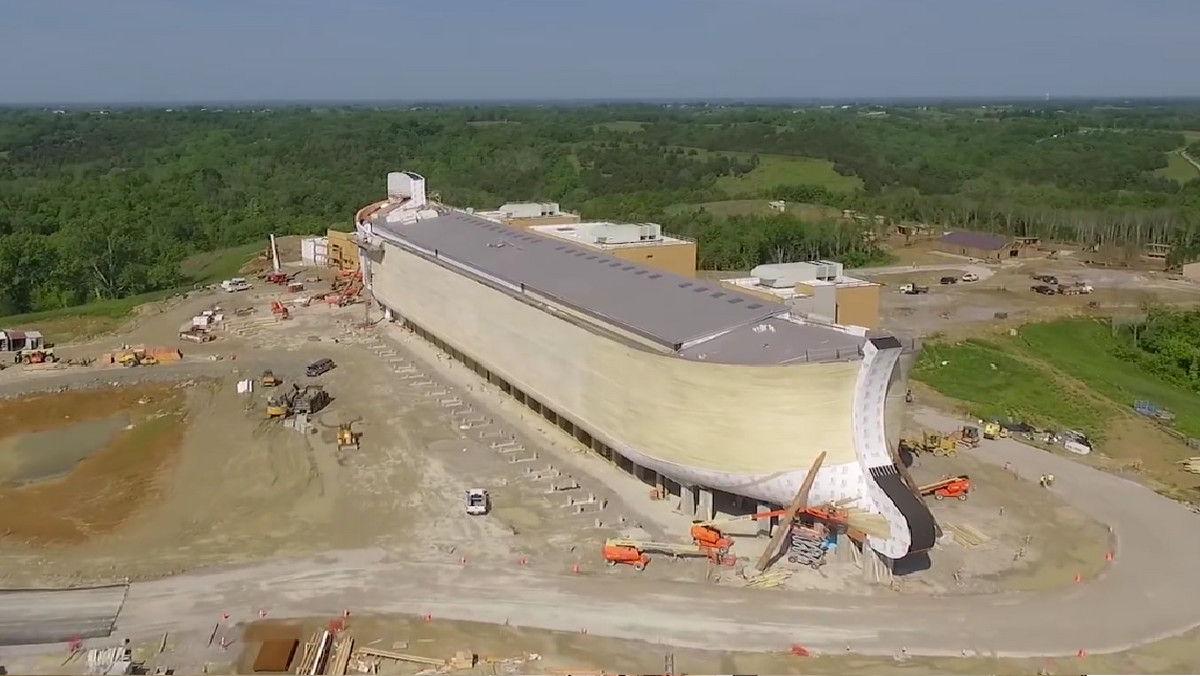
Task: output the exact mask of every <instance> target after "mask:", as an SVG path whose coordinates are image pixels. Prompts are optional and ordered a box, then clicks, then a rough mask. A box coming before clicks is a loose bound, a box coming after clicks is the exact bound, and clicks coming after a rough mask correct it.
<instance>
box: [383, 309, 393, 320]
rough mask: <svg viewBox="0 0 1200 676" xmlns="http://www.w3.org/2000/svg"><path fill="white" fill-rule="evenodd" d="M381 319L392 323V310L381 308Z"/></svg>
mask: <svg viewBox="0 0 1200 676" xmlns="http://www.w3.org/2000/svg"><path fill="white" fill-rule="evenodd" d="M383 318H384V319H386V320H388V321H389V322H390V321H392V308H390V307H387V306H386V305H385V306H384V307H383Z"/></svg>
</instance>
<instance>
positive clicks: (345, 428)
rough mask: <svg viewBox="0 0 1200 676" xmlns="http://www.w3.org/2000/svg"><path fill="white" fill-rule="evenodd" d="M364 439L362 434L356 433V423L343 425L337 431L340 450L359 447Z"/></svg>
mask: <svg viewBox="0 0 1200 676" xmlns="http://www.w3.org/2000/svg"><path fill="white" fill-rule="evenodd" d="M360 437H362V433H361V432H355V431H354V423H342V424H340V425H338V430H337V447H338V450H341V449H343V448H355V449H357V448H358V447H359V443H358V440H359V438H360Z"/></svg>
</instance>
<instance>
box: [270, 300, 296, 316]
mask: <svg viewBox="0 0 1200 676" xmlns="http://www.w3.org/2000/svg"><path fill="white" fill-rule="evenodd" d="M271 314H273V315H275V319H279V320H284V319H291V318H292V313H291V311H289V310H288V308H287V306H286V305H284V304H283V303H281V302H279V301H278V300H273V301H271Z"/></svg>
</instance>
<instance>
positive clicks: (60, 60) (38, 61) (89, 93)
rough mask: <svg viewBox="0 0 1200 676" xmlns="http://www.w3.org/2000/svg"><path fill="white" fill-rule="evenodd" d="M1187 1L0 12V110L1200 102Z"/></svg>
mask: <svg viewBox="0 0 1200 676" xmlns="http://www.w3.org/2000/svg"><path fill="white" fill-rule="evenodd" d="M1197 27H1200V0H820V1H813V0H605V1H603V2H601V1H598V0H426V1H424V2H411V1H409V0H328V1H317V0H0V64H3V65H2V66H0V103H21V102H49V101H55V102H101V101H103V102H132V101H229V100H259V101H261V100H280V99H287V100H294V99H305V100H312V99H331V100H344V99H399V100H413V99H425V100H428V99H464V98H465V99H488V98H704V97H893V96H1031V95H1032V96H1040V95H1042V94H1043V93H1045V92H1050V93H1052V94H1053V95H1055V96H1063V97H1065V96H1077V95H1083V96H1092V95H1101V96H1183V95H1200V42H1198V41H1197V39H1196V35H1197Z"/></svg>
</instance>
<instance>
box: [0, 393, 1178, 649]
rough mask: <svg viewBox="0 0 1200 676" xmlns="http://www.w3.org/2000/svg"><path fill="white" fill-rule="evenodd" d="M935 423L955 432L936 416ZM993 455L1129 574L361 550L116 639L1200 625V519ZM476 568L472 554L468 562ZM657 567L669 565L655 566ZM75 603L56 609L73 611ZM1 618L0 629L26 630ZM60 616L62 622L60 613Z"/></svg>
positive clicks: (938, 641) (248, 575)
mask: <svg viewBox="0 0 1200 676" xmlns="http://www.w3.org/2000/svg"><path fill="white" fill-rule="evenodd" d="M920 417H922V422H923V423H925V424H929V425H931V426H937V427H950V426H952V425H953V424H954V421H952V420H951V419H949V418H945V417H943V416H939V415H936V414H932V413H928V414H923V415H922V416H920ZM975 453H977V454H978V455H979V457H981V458H983V459H985V460H987V461H989V462H995V463H998V464H1003V463H1005V462H1011V463H1013V465H1014V466H1015V467H1016V469H1017V471H1019V472H1020V473H1021V474H1023V475H1025V476H1026V477H1031V478H1036V477H1038V476H1040V475H1041V474H1043V473H1053V474H1055V475H1056V477H1057V482H1056V484H1055V485H1054V487H1053V488H1052V489H1051V490H1052V491H1054V492H1055V493H1058V494H1060V495H1061V496H1062V497H1063V498H1065V499H1066V500H1068V501H1070V502H1072V503H1075V504H1076V505H1077V506H1078V507H1080V508H1081V509H1083V510H1085V511H1087V512H1090V513H1091V514H1093V515H1095V517H1096V518H1098V519H1099V520H1101V521H1102V522H1106V523H1108V524H1110V525H1111V526H1112V527H1113V530H1114V534H1115V535H1116V537H1117V542H1118V548H1117V552H1116V560H1115V561H1114V563H1113V565H1112V566H1111V568H1110V569H1109V570H1108V571H1107V572H1106V573H1105V574H1104V575H1103V576H1101V577H1100V578H1099V579H1096V580H1091V581H1087V582H1086V583H1084V584H1079V585H1073V584H1071V583H1070V581H1065V582H1066V584H1065V588H1064V589H1062V590H1061V591H1058V592H1054V593H1043V594H1012V595H994V596H982V597H978V596H977V597H913V596H893V595H889V594H886V593H883V594H881V595H879V596H875V597H865V596H864V597H846V596H832V595H821V594H789V593H780V592H778V591H774V590H763V591H748V590H737V589H726V588H704V587H701V586H698V585H695V584H687V583H674V584H671V583H662V582H651V581H648V580H646V581H643V580H639V579H638V577H637V575H636V574H635V573H634V572H633V571H631V570H622V571H614V572H616V573H619V574H620V575H621V577H622V580H623V581H622V583H621V585H620V586H617V585H616V584H614V582H613V580H612V578H611V577H609V576H608V575H605V574H600V575H597V576H595V577H593V576H591V575H586V574H581V575H578V576H576V575H571V574H569V573H566V574H564V575H561V576H552V577H547V576H545V575H539V574H537V573H534V572H531V571H529V570H528V569H526V568H522V567H520V566H518V565H516V563H515V562H508V561H495V562H491V564H490V565H489V564H483V563H479V564H470V565H468V566H466V567H462V566H459V565H458V564H457V563H456V562H412V561H408V560H405V559H401V558H395V559H390V558H389V555H388V554H387V553H385V552H381V551H376V550H360V551H350V552H339V553H337V554H334V555H329V556H324V557H318V558H314V559H310V560H304V561H291V562H277V563H267V564H261V565H254V566H246V567H236V568H227V569H223V570H212V571H208V572H202V573H194V574H188V575H182V576H178V577H174V578H168V579H164V580H158V581H153V582H145V583H135V584H133V585H132V586H131V587H130V590H129V595H128V598H127V599H126V602H125V606H124V608H123V609H122V611H121V613H120V615H119V618H118V621H117V627H116V629H115V633H116V635H117V636H121V637H130V638H151V637H154V636H158V635H161V633H162V632H163V631H166V630H172V631H177V630H179V629H180V628H181V627H189V628H201V627H211V626H212V623H213V622H215V621H216V620H217V619H218V618H219V617H220V615H221V614H222V613H225V612H228V613H230V614H231V616H232V617H233V620H234V621H238V620H248V619H252V618H254V617H256V616H257V612H258V610H259V609H267V610H268V611H269V613H270V616H272V617H284V616H303V615H314V614H315V615H321V614H328V615H336V614H338V613H340V612H341V611H342V610H343V609H349V610H351V611H352V612H354V613H364V614H365V613H368V612H379V613H383V612H388V613H417V614H426V613H429V614H431V615H432V616H433V617H434V619H435V621H436V619H437V618H443V619H451V620H478V621H484V622H496V623H502V622H505V621H509V622H511V623H512V624H514V625H521V626H527V627H537V628H545V629H559V630H568V631H578V630H580V629H583V628H586V629H587V630H588V632H589V633H590V634H592V635H603V636H610V637H616V638H629V639H647V640H652V641H659V642H662V643H665V644H671V645H675V646H679V647H707V648H716V649H729V650H784V649H787V648H788V647H789V646H791V645H793V644H802V645H805V646H807V647H809V648H812V649H817V650H823V651H837V652H842V651H844V650H845V649H846V647H847V646H849V647H850V648H851V649H852V650H853V651H855V652H858V653H864V654H896V653H898V652H899V651H900V650H901V649H906V650H907V651H908V653H909V654H911V655H918V654H926V655H960V654H961V653H962V651H964V650H965V651H967V652H980V653H994V654H997V655H1002V656H1019V657H1027V656H1069V655H1074V654H1075V653H1076V652H1078V651H1079V650H1081V649H1085V650H1088V651H1089V652H1092V653H1102V652H1112V651H1118V650H1122V649H1126V648H1130V647H1132V646H1135V645H1139V644H1142V643H1146V642H1150V641H1154V640H1156V639H1159V638H1164V637H1166V636H1170V635H1173V634H1178V633H1181V632H1184V631H1186V630H1188V629H1191V628H1193V627H1195V626H1197V625H1200V585H1197V584H1194V583H1193V576H1194V574H1195V573H1194V571H1195V569H1196V564H1197V562H1200V538H1197V537H1196V536H1195V533H1196V532H1197V531H1198V530H1200V516H1197V515H1196V514H1194V513H1193V512H1192V511H1190V510H1189V509H1187V508H1186V507H1183V506H1180V505H1178V504H1176V503H1174V502H1171V501H1169V500H1166V499H1164V498H1161V497H1159V496H1157V495H1155V494H1154V493H1152V492H1150V491H1148V490H1146V489H1145V488H1142V487H1141V486H1138V485H1137V484H1134V483H1132V482H1129V481H1126V480H1124V479H1121V478H1118V477H1115V476H1112V475H1109V474H1105V473H1102V472H1099V471H1097V470H1093V469H1091V468H1089V467H1086V466H1084V465H1082V464H1080V463H1077V462H1074V461H1073V460H1071V459H1069V458H1065V457H1060V456H1055V455H1051V454H1048V453H1045V452H1042V451H1040V450H1037V449H1034V448H1030V447H1028V446H1024V445H1022V444H1019V443H1017V442H1015V441H1011V440H1001V441H996V442H986V443H985V444H984V445H983V446H982V447H981V448H980V449H979V450H978V451H975ZM467 556H468V557H469V556H470V553H469V552H467ZM652 565H654V564H652ZM64 605H65V604H62V603H59V604H57V605H56V606H55V607H56V608H58V609H59V610H60V611H62V612H67V611H68V609H67V608H65V607H64ZM10 611H11V609H10V608H7V607H5V604H0V621H3V620H8V621H15V620H14V618H12V617H11V612H10ZM48 612H49V611H48Z"/></svg>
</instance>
